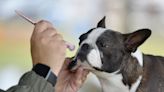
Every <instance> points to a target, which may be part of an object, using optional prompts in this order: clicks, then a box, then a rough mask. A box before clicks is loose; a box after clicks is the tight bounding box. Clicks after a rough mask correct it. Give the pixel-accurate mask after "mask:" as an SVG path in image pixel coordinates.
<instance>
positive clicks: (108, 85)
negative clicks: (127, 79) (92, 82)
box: [98, 74, 129, 92]
mask: <svg viewBox="0 0 164 92" xmlns="http://www.w3.org/2000/svg"><path fill="white" fill-rule="evenodd" d="M98 78H99V80H100V83H101V85H102V89H103V92H129V87H128V86H125V85H124V84H123V83H122V75H121V74H119V75H115V76H113V77H109V78H108V79H104V78H100V77H98Z"/></svg>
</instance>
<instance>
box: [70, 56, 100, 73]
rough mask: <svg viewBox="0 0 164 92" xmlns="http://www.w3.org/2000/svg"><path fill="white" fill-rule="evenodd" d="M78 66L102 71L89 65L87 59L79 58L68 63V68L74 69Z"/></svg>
mask: <svg viewBox="0 0 164 92" xmlns="http://www.w3.org/2000/svg"><path fill="white" fill-rule="evenodd" d="M79 67H81V68H83V69H86V70H89V71H95V70H96V71H103V70H101V69H100V68H97V67H94V66H92V65H90V64H89V63H88V62H87V61H81V60H80V59H76V60H74V61H72V62H71V63H70V65H69V70H71V71H76V70H77V69H78V68H79Z"/></svg>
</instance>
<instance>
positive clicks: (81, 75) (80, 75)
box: [75, 67, 89, 85]
mask: <svg viewBox="0 0 164 92" xmlns="http://www.w3.org/2000/svg"><path fill="white" fill-rule="evenodd" d="M88 74H89V71H88V70H84V69H83V68H82V67H79V68H78V69H77V71H76V74H75V80H76V85H81V84H83V83H84V81H85V80H86V78H87V75H88Z"/></svg>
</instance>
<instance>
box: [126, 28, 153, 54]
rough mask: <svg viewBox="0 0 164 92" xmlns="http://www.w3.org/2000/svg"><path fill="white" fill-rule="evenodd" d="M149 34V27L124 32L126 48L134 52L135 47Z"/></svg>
mask: <svg viewBox="0 0 164 92" xmlns="http://www.w3.org/2000/svg"><path fill="white" fill-rule="evenodd" d="M150 35H151V30H150V29H140V30H137V31H135V32H133V33H129V34H124V37H125V39H124V41H125V42H124V43H125V48H126V50H128V51H130V52H135V51H136V50H137V48H138V47H139V46H140V45H141V44H142V43H143V42H144V41H145V40H146V39H147V38H149V36H150Z"/></svg>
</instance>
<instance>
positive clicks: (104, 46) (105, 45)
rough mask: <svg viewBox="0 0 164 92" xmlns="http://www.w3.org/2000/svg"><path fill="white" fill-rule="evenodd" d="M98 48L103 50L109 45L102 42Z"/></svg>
mask: <svg viewBox="0 0 164 92" xmlns="http://www.w3.org/2000/svg"><path fill="white" fill-rule="evenodd" d="M100 46H101V47H103V48H109V44H107V43H104V42H101V43H100Z"/></svg>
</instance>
